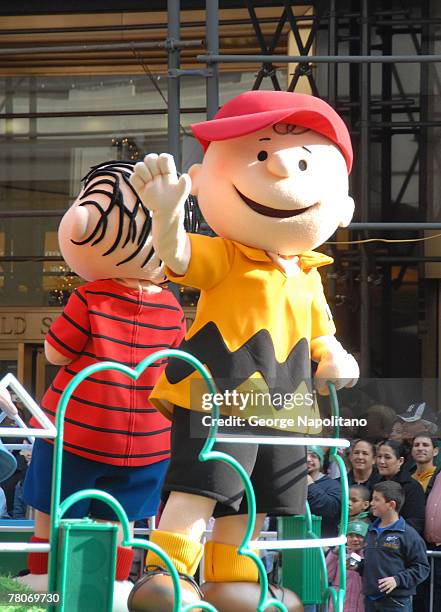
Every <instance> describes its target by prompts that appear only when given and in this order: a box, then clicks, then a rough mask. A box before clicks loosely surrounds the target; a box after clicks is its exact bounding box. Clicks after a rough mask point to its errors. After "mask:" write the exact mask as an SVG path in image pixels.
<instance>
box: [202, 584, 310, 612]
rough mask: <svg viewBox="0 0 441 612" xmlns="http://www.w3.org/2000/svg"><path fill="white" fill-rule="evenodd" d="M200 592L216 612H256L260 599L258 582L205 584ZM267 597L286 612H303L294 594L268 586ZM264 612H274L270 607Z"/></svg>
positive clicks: (280, 588)
mask: <svg viewBox="0 0 441 612" xmlns="http://www.w3.org/2000/svg"><path fill="white" fill-rule="evenodd" d="M201 591H202V592H203V594H204V597H205V600H206V601H208V602H209V603H210V604H211V605H212V606H214V607H215V608H216V609H217V610H218V612H256V609H257V604H258V603H259V597H260V584H259V583H258V582H205V583H204V584H203V585H202V587H201ZM268 596H269V597H273V598H274V599H277V600H278V601H281V602H282V603H283V604H284V605H285V607H286V609H287V610H288V612H303V604H302V602H301V601H300V599H299V598H298V597H297V595H296V594H295V593H293V592H292V591H289V590H288V589H284V588H282V587H278V586H276V585H273V584H271V585H269V587H268ZM265 612H276V608H274V607H273V606H271V607H270V608H267V609H266V611H265Z"/></svg>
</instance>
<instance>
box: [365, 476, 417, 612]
mask: <svg viewBox="0 0 441 612" xmlns="http://www.w3.org/2000/svg"><path fill="white" fill-rule="evenodd" d="M403 503H404V492H403V489H402V488H401V485H400V484H399V483H398V482H394V481H393V480H387V481H384V482H380V483H378V484H376V485H375V487H374V492H373V496H372V501H371V508H372V513H373V515H374V516H375V517H377V518H376V520H375V521H374V522H373V523H372V524H371V525H370V526H369V527H368V533H367V537H366V547H365V552H364V560H363V561H362V563H361V566H360V571H361V573H362V575H363V592H364V595H365V602H364V605H365V610H366V612H377V611H378V612H380V611H381V612H386V611H387V612H391V611H392V610H400V611H401V612H411V611H412V610H413V607H412V596H413V595H414V594H415V590H416V587H417V585H418V584H420V583H421V582H423V580H425V579H426V578H427V576H428V575H429V562H428V560H427V555H426V546H425V544H424V541H423V539H422V538H421V537H420V536H419V535H418V533H417V532H416V531H415V529H414V528H413V527H411V526H410V525H408V524H407V523H406V521H405V520H404V519H403V517H401V516H400V515H399V512H400V509H401V507H402V505H403Z"/></svg>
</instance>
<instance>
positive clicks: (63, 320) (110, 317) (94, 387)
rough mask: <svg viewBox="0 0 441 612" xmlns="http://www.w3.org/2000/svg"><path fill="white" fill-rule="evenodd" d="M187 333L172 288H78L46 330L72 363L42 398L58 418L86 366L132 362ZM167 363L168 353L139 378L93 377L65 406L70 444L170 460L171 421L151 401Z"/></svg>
mask: <svg viewBox="0 0 441 612" xmlns="http://www.w3.org/2000/svg"><path fill="white" fill-rule="evenodd" d="M184 334H185V319H184V314H183V312H182V309H181V307H180V305H179V304H178V302H177V301H176V299H175V297H174V296H173V294H172V293H170V292H169V291H167V290H163V291H161V292H159V293H155V294H148V293H146V292H142V291H139V290H137V289H132V288H129V287H125V286H123V285H120V284H119V283H117V282H115V281H113V280H100V281H94V282H91V283H87V284H85V285H83V286H82V287H79V288H78V289H77V290H76V291H75V292H74V293H73V294H72V295H71V297H70V298H69V302H68V303H67V305H66V307H65V309H64V311H63V313H62V314H61V315H60V316H59V317H58V318H57V319H56V320H55V321H54V323H53V324H52V326H51V328H50V330H49V332H48V334H47V336H46V340H47V341H48V342H49V343H50V344H51V345H52V346H53V347H54V348H55V349H56V350H57V351H59V352H60V353H62V354H63V355H65V356H66V357H69V358H71V359H72V362H71V363H70V364H68V365H67V366H64V367H62V368H60V370H59V372H58V374H57V375H56V377H55V379H54V381H53V383H52V384H51V386H50V387H49V389H48V390H47V392H46V394H45V395H44V397H43V400H42V408H43V410H44V411H45V413H46V414H47V416H48V417H49V418H50V419H51V421H54V416H55V413H56V410H57V405H58V402H59V400H60V397H61V394H62V392H63V390H64V389H65V388H66V386H67V384H68V383H69V382H70V380H71V379H72V378H73V376H75V374H77V373H78V372H80V371H81V370H82V369H84V368H85V367H86V366H89V365H91V364H93V363H97V362H100V361H114V362H117V363H124V364H125V365H127V366H129V367H132V368H133V367H135V366H136V365H137V364H138V363H139V362H140V361H142V360H143V359H144V358H145V357H147V356H148V355H150V354H152V353H154V352H156V351H158V350H161V349H167V348H177V347H179V345H180V343H181V340H182V338H183V337H184ZM164 367H165V360H163V361H161V362H155V363H154V364H152V365H151V366H150V367H148V368H147V369H146V370H145V371H144V372H143V373H142V374H141V375H140V377H139V378H138V380H135V381H133V380H131V379H130V378H128V377H127V376H126V375H125V374H123V373H122V372H117V371H115V370H103V371H100V372H96V373H95V374H93V375H92V376H89V377H88V378H86V379H85V380H84V381H83V382H82V383H81V384H80V385H79V386H78V387H77V388H76V389H75V391H74V392H73V395H72V397H71V399H70V401H69V405H68V407H67V410H66V416H65V425H64V446H65V449H66V450H68V451H70V452H72V453H75V454H77V455H81V456H82V457H86V458H87V459H92V460H94V461H100V462H102V463H110V464H114V465H122V466H139V465H148V464H151V463H155V462H157V461H162V460H163V459H167V458H168V457H169V455H170V453H169V449H170V421H168V420H167V419H166V418H164V417H163V416H162V415H161V414H160V413H159V412H157V410H156V409H155V408H154V407H153V406H152V404H151V403H150V401H149V395H150V391H151V390H152V388H153V386H154V385H155V383H156V381H157V379H158V378H159V375H160V374H161V372H162V370H163V369H164ZM32 424H33V425H34V426H35V425H36V424H37V422H36V421H35V420H34V419H33V423H32Z"/></svg>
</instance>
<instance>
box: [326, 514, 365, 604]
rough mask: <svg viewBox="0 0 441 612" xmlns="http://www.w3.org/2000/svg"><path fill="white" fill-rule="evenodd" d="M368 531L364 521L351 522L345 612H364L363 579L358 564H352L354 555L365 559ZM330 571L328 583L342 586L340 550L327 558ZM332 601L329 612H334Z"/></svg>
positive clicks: (347, 551) (336, 549)
mask: <svg viewBox="0 0 441 612" xmlns="http://www.w3.org/2000/svg"><path fill="white" fill-rule="evenodd" d="M367 530H368V524H367V523H365V522H364V521H350V522H349V523H348V541H347V544H346V556H347V563H346V569H347V570H348V572H347V574H346V596H345V603H344V607H343V612H364V595H363V588H362V578H361V576H360V574H359V573H358V572H357V571H356V567H357V565H356V564H352V563H350V559H351V555H352V554H353V553H355V554H357V555H359V556H360V557H361V558H363V547H364V539H365V537H366V534H367ZM326 567H327V570H328V583H329V584H332V585H333V586H335V587H337V588H338V587H339V585H340V572H339V567H338V548H335V549H333V550H331V551H330V553H329V555H328V556H327V557H326ZM333 609H334V608H333V606H332V601H330V603H329V612H332V611H333Z"/></svg>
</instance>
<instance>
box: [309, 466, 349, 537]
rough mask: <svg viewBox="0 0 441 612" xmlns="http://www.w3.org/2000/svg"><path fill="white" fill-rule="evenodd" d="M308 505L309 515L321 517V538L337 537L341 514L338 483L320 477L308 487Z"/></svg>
mask: <svg viewBox="0 0 441 612" xmlns="http://www.w3.org/2000/svg"><path fill="white" fill-rule="evenodd" d="M308 503H309V507H310V509H311V513H312V514H315V515H316V516H321V517H322V530H321V536H322V538H330V537H334V536H337V535H338V524H339V522H340V512H341V486H340V483H339V482H337V481H336V480H334V479H333V478H329V476H322V477H321V478H319V479H318V480H316V481H315V482H314V483H312V484H310V485H309V486H308Z"/></svg>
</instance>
